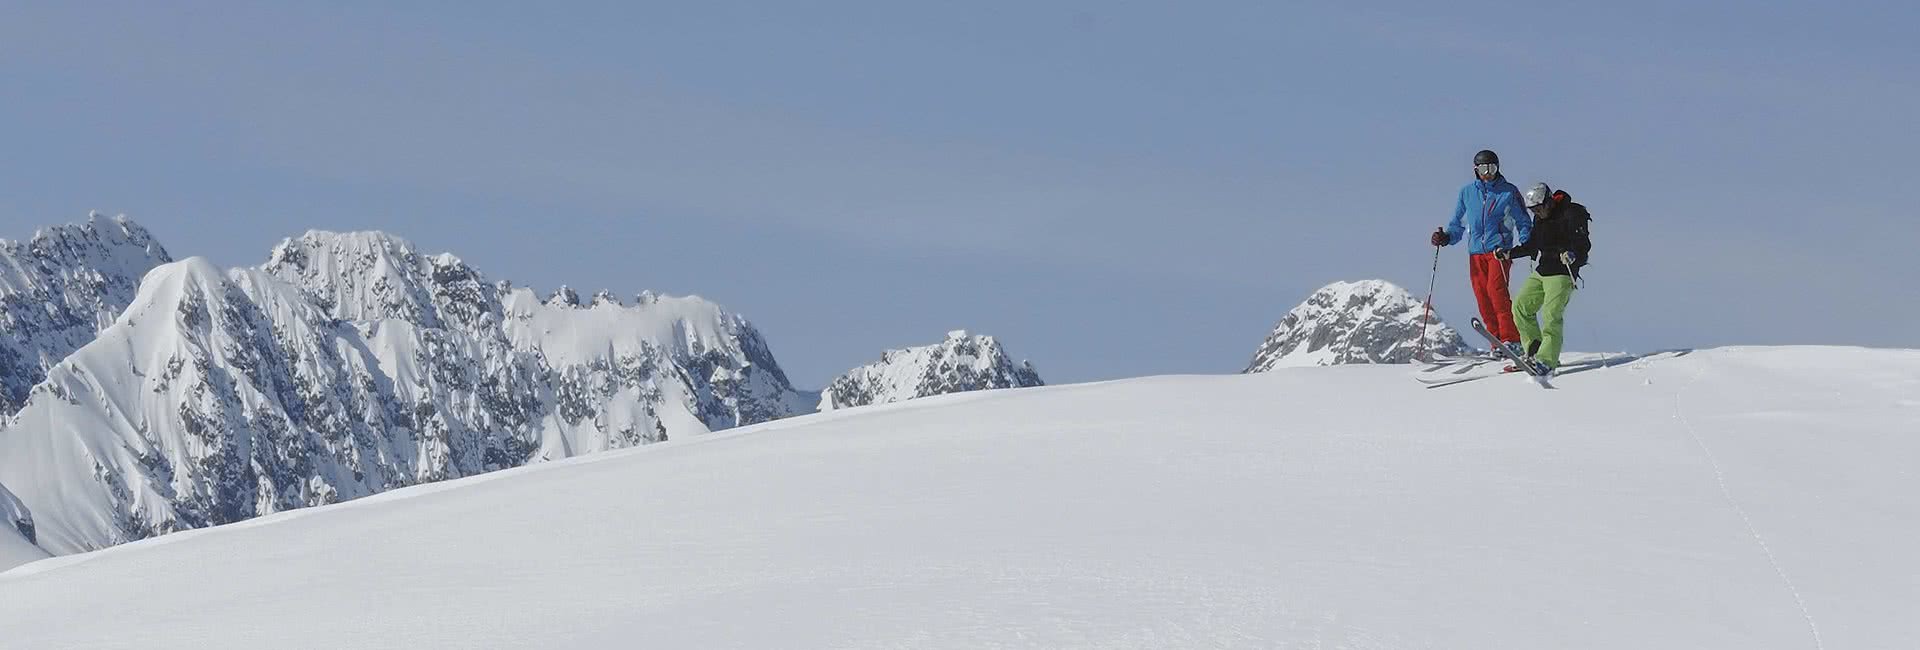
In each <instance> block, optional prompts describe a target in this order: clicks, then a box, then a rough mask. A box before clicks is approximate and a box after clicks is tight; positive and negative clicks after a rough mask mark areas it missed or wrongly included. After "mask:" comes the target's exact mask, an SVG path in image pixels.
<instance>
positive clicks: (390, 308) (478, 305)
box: [260, 230, 500, 328]
mask: <svg viewBox="0 0 1920 650" xmlns="http://www.w3.org/2000/svg"><path fill="white" fill-rule="evenodd" d="M260 269H261V270H262V271H266V272H267V273H269V274H271V275H273V276H274V277H278V278H280V279H281V280H284V281H286V282H288V283H289V284H292V285H294V286H296V287H299V288H300V289H301V290H302V291H304V292H305V293H306V294H307V295H308V296H310V297H312V298H313V300H314V301H315V302H317V303H318V304H320V305H321V306H322V307H324V308H325V309H326V310H327V311H328V312H329V313H331V314H332V315H333V316H334V317H335V318H339V319H341V320H352V321H372V320H380V319H389V318H392V319H399V320H404V321H407V322H410V323H415V324H419V325H421V326H424V327H430V328H443V327H456V328H470V327H473V326H475V325H477V324H478V323H479V321H480V320H481V319H482V317H483V315H485V314H490V313H491V314H495V315H496V316H497V314H498V312H499V311H500V305H499V299H498V296H497V295H496V294H495V292H493V291H491V290H489V289H490V287H488V286H487V284H486V282H485V279H484V278H482V277H481V276H480V274H479V273H478V272H476V271H474V270H473V269H472V268H471V267H468V266H467V265H466V263H465V262H462V261H460V258H458V257H454V256H453V255H450V254H444V253H443V254H439V255H422V254H420V253H418V252H416V249H415V248H414V246H413V243H412V242H409V241H407V240H405V239H402V238H400V237H397V236H394V235H391V234H388V233H384V232H379V231H364V232H348V233H336V232H327V231H322V230H311V231H308V232H307V233H306V234H305V235H301V236H300V237H298V238H294V239H287V240H284V241H282V242H281V243H280V245H279V246H275V247H274V249H273V251H272V252H271V253H270V254H269V255H268V258H267V263H266V264H264V265H262V266H261V267H260Z"/></svg>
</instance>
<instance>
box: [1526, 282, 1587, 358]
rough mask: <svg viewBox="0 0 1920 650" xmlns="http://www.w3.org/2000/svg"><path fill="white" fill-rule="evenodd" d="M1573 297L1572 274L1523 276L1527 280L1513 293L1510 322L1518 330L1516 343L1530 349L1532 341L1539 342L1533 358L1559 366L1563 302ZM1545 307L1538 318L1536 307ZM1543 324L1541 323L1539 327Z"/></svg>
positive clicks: (1564, 321) (1564, 316) (1564, 312)
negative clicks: (1542, 319) (1511, 321)
mask: <svg viewBox="0 0 1920 650" xmlns="http://www.w3.org/2000/svg"><path fill="white" fill-rule="evenodd" d="M1572 300H1573V276H1570V275H1548V276H1542V275H1539V274H1537V273H1536V274H1534V275H1531V276H1528V277H1527V283H1526V284H1525V285H1523V286H1521V287H1520V293H1518V294H1515V295H1514V296H1513V324H1514V326H1515V327H1517V328H1519V330H1520V345H1522V346H1525V347H1526V348H1527V349H1533V342H1534V341H1539V342H1540V351H1539V352H1536V353H1534V355H1533V358H1535V359H1539V360H1540V362H1541V363H1544V364H1547V367H1549V368H1558V367H1560V345H1561V344H1562V343H1565V342H1566V325H1567V303H1568V302H1570V301H1572ZM1542 307H1545V308H1546V311H1547V317H1546V322H1545V323H1542V322H1541V321H1540V318H1539V315H1540V308H1542ZM1542 325H1544V327H1542Z"/></svg>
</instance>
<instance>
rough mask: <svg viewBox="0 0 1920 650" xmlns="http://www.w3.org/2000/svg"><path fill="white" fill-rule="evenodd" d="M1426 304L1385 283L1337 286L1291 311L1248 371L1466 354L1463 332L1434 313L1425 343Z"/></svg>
mask: <svg viewBox="0 0 1920 650" xmlns="http://www.w3.org/2000/svg"><path fill="white" fill-rule="evenodd" d="M1425 313H1426V309H1425V303H1423V302H1421V301H1420V300H1419V299H1417V298H1414V297H1413V294H1410V293H1408V292H1407V290H1405V289H1402V288H1400V287H1399V286H1396V285H1394V284H1393V283H1391V282H1387V281H1385V280H1365V281H1360V282H1335V283H1333V284H1329V285H1327V286H1325V287H1322V288H1320V289H1319V290H1318V291H1315V292H1313V295H1311V296H1308V297H1307V299H1306V301H1304V302H1301V303H1300V304H1299V306H1296V307H1294V308H1293V310H1292V311H1289V312H1287V315H1286V317H1284V318H1281V319H1280V323H1279V324H1278V325H1275V326H1274V328H1273V332H1272V333H1271V334H1268V335H1267V339H1266V340H1265V341H1264V342H1262V343H1261V344H1260V348H1259V349H1258V350H1256V351H1255V352H1254V355H1253V361H1252V362H1251V363H1249V364H1247V369H1246V370H1245V372H1249V373H1252V372H1265V371H1268V370H1272V369H1274V368H1287V367H1298V366H1331V365H1340V364H1351V363H1410V362H1412V361H1414V360H1415V359H1414V357H1415V355H1417V354H1419V353H1420V351H1421V349H1422V348H1423V347H1424V349H1425V350H1426V352H1427V353H1428V354H1443V355H1447V354H1466V353H1468V352H1471V351H1472V349H1473V348H1471V347H1468V346H1467V343H1466V341H1465V340H1463V339H1462V338H1461V337H1460V333H1459V332H1457V331H1454V329H1453V328H1452V327H1448V326H1447V324H1446V323H1445V322H1444V321H1442V320H1441V319H1440V314H1439V312H1434V313H1433V315H1432V317H1431V320H1429V321H1428V322H1427V323H1426V326H1425V331H1426V338H1425V343H1424V345H1422V340H1421V338H1420V334H1421V329H1422V326H1421V320H1422V318H1423V316H1424V315H1425Z"/></svg>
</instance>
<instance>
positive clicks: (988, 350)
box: [820, 330, 1044, 411]
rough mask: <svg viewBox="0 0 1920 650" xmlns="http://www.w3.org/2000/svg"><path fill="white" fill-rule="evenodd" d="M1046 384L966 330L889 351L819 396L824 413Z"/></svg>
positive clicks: (987, 339) (993, 343)
mask: <svg viewBox="0 0 1920 650" xmlns="http://www.w3.org/2000/svg"><path fill="white" fill-rule="evenodd" d="M1041 385H1044V384H1043V382H1041V381H1040V373H1038V372H1036V371H1034V369H1033V364H1032V363H1030V362H1026V361H1022V362H1020V363H1018V364H1016V363H1014V362H1013V358H1012V357H1010V356H1008V355H1007V351H1006V349H1005V348H1003V347H1001V345H1000V342H999V341H996V340H994V338H993V337H991V336H973V335H969V334H967V332H966V331H965V330H956V331H952V332H948V333H947V338H946V339H945V340H943V341H941V342H939V343H937V344H934V345H928V346H922V347H917V348H907V349H904V350H888V351H887V352H886V353H885V354H882V355H881V356H880V360H879V361H878V362H875V363H870V364H867V365H864V366H861V367H859V368H854V369H853V370H850V371H847V373H846V374H843V375H840V376H839V377H835V378H834V380H833V382H832V383H830V384H828V385H827V388H826V390H823V391H820V410H822V411H831V410H834V409H843V408H849V407H854V406H866V405H869V404H888V403H892V402H901V401H906V400H910V399H916V398H921V397H929V396H933V395H946V394H949V393H964V392H967V391H976V390H991V389H996V388H1028V387H1032V386H1041Z"/></svg>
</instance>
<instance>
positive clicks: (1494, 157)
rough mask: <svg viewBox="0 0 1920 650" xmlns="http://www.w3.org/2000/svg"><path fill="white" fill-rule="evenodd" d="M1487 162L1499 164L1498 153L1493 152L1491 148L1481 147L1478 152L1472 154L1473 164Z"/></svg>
mask: <svg viewBox="0 0 1920 650" xmlns="http://www.w3.org/2000/svg"><path fill="white" fill-rule="evenodd" d="M1487 163H1493V164H1495V165H1498V164H1500V154H1497V153H1494V152H1493V150H1492V149H1481V150H1480V153H1476V154H1473V164H1475V165H1485V164H1487Z"/></svg>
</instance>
